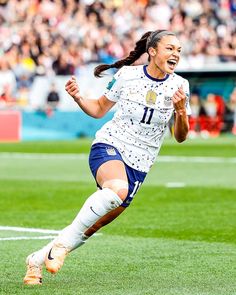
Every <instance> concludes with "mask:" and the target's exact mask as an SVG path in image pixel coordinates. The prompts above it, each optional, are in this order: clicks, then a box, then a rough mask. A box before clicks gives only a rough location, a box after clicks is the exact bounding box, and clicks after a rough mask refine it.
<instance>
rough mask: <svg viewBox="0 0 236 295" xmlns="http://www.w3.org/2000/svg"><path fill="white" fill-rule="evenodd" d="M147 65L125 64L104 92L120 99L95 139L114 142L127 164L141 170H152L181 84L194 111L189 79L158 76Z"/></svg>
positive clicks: (175, 75)
mask: <svg viewBox="0 0 236 295" xmlns="http://www.w3.org/2000/svg"><path fill="white" fill-rule="evenodd" d="M146 67H147V66H146V65H145V66H143V65H141V66H124V67H122V68H121V69H120V70H119V71H118V72H117V73H116V74H115V75H114V78H113V80H112V81H111V82H110V83H109V84H108V87H107V90H106V91H105V93H104V95H105V96H106V97H107V98H108V99H109V100H111V101H114V102H117V111H116V112H115V114H114V117H113V119H112V120H110V121H109V122H107V123H106V124H105V125H104V126H103V127H102V128H101V129H100V130H99V131H97V133H96V137H95V140H94V142H93V143H97V142H103V143H107V144H111V145H113V146H114V147H116V148H117V149H118V150H119V152H120V153H121V155H122V158H123V160H124V162H125V163H126V164H127V165H129V166H130V167H132V168H134V169H136V170H139V171H142V172H148V171H149V170H150V168H151V166H152V165H153V163H154V161H155V159H156V156H157V155H158V152H159V150H160V147H161V144H162V141H163V138H164V135H165V131H166V130H167V128H168V123H169V121H170V119H171V117H172V115H173V112H174V107H173V103H172V96H173V94H174V93H175V91H176V90H177V89H178V88H179V87H180V86H181V85H182V86H183V89H184V91H185V93H186V95H187V101H186V108H187V114H188V115H190V114H191V110H190V106H189V83H188V81H187V80H186V79H183V78H182V77H180V76H179V75H177V74H172V75H167V77H166V78H165V79H161V80H160V79H155V78H153V77H151V76H150V75H149V74H148V73H147V70H146Z"/></svg>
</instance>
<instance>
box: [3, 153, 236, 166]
mask: <svg viewBox="0 0 236 295" xmlns="http://www.w3.org/2000/svg"><path fill="white" fill-rule="evenodd" d="M0 158H2V159H9V158H10V159H29V160H38V159H42V160H50V159H51V160H54V159H56V160H60V159H61V160H85V159H87V158H88V154H40V153H5V152H3V153H0ZM157 162H189V163H216V164H217V163H231V164H233V163H236V158H234V157H232V158H224V157H185V156H158V157H157Z"/></svg>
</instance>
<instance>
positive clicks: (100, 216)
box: [90, 206, 101, 217]
mask: <svg viewBox="0 0 236 295" xmlns="http://www.w3.org/2000/svg"><path fill="white" fill-rule="evenodd" d="M90 209H91V210H92V211H93V213H94V214H96V215H97V216H99V217H101V216H100V215H98V214H97V213H96V212H95V211H94V210H93V207H92V206H90Z"/></svg>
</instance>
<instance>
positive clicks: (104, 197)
mask: <svg viewBox="0 0 236 295" xmlns="http://www.w3.org/2000/svg"><path fill="white" fill-rule="evenodd" d="M122 202H123V201H122V200H121V199H120V198H119V196H118V195H117V194H116V193H114V192H113V191H112V190H111V189H109V188H104V189H102V190H98V191H96V192H95V193H94V194H92V195H91V196H90V197H89V198H88V199H87V200H86V202H85V203H84V205H83V206H82V208H81V210H80V211H79V213H78V215H77V216H76V218H75V219H74V220H73V222H72V223H71V224H70V225H68V226H67V227H65V228H64V229H63V230H62V231H61V232H60V233H59V235H58V237H56V238H55V239H54V240H53V241H52V242H50V243H49V244H47V245H46V246H45V247H43V248H42V249H40V250H39V251H36V252H34V253H33V257H32V258H31V259H32V260H33V261H34V262H35V263H37V264H38V265H42V264H43V263H44V259H45V256H46V254H47V253H48V251H49V250H50V249H51V248H52V246H53V244H55V243H57V244H61V245H63V246H65V247H66V248H67V249H68V251H72V250H74V249H76V248H78V247H80V246H82V245H83V244H84V243H85V242H86V240H87V239H88V237H87V236H86V235H85V234H84V232H85V231H86V230H87V229H88V228H90V227H91V226H92V225H93V224H94V223H96V221H98V220H99V219H100V218H101V217H103V216H104V215H105V214H107V213H108V212H110V211H111V210H113V209H115V208H117V207H119V206H120V205H121V204H122Z"/></svg>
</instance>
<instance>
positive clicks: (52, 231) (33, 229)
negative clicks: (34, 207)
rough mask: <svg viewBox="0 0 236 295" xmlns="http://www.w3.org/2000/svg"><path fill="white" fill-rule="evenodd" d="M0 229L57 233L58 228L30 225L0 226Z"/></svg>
mask: <svg viewBox="0 0 236 295" xmlns="http://www.w3.org/2000/svg"><path fill="white" fill-rule="evenodd" d="M0 231H16V232H22V233H23V232H24V233H41V234H58V233H59V232H60V231H59V230H52V229H42V228H30V227H15V226H0Z"/></svg>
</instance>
